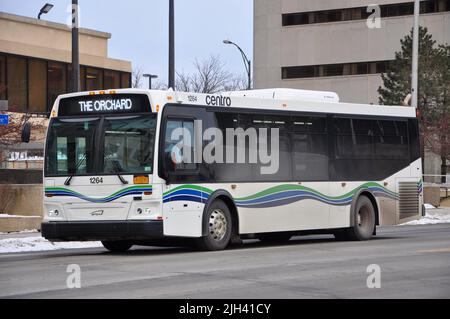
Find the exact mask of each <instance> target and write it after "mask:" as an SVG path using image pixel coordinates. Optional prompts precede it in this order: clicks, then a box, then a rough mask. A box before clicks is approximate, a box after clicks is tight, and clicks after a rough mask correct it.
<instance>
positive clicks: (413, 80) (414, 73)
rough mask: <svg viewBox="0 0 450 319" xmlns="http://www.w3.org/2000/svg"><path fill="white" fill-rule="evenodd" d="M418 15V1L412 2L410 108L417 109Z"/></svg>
mask: <svg viewBox="0 0 450 319" xmlns="http://www.w3.org/2000/svg"><path fill="white" fill-rule="evenodd" d="M419 13H420V1H419V0H415V1H414V24H413V48H412V63H411V64H412V70H411V72H412V74H411V95H412V96H411V106H412V107H415V108H417V101H418V97H417V94H418V82H419V81H418V77H419V76H418V70H419Z"/></svg>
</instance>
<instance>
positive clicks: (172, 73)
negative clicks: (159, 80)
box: [169, 0, 175, 89]
mask: <svg viewBox="0 0 450 319" xmlns="http://www.w3.org/2000/svg"><path fill="white" fill-rule="evenodd" d="M174 6H175V5H174V0H169V88H172V89H175V8H174Z"/></svg>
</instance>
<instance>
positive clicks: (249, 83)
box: [247, 60, 252, 90]
mask: <svg viewBox="0 0 450 319" xmlns="http://www.w3.org/2000/svg"><path fill="white" fill-rule="evenodd" d="M247 72H248V85H247V90H251V89H252V62H251V61H250V60H248V71H247Z"/></svg>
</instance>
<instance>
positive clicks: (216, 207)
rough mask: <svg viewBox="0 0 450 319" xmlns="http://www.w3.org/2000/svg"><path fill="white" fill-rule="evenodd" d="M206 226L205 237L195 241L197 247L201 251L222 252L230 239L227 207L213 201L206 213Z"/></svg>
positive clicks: (219, 201) (229, 218)
mask: <svg viewBox="0 0 450 319" xmlns="http://www.w3.org/2000/svg"><path fill="white" fill-rule="evenodd" d="M206 214H207V216H206V218H207V220H208V224H207V234H206V236H203V237H200V238H199V239H198V240H197V246H198V247H199V248H200V249H202V250H222V249H225V248H226V247H227V246H228V243H229V242H230V239H231V230H232V229H231V227H232V222H231V213H230V210H229V208H228V206H227V205H226V204H225V203H224V202H223V201H221V200H215V201H214V202H213V203H212V204H211V205H210V206H209V208H208V211H207V212H206Z"/></svg>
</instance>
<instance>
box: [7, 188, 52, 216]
mask: <svg viewBox="0 0 450 319" xmlns="http://www.w3.org/2000/svg"><path fill="white" fill-rule="evenodd" d="M43 196H44V194H43V187H42V184H27V185H18V184H9V185H0V198H1V199H2V206H3V208H4V207H5V206H6V209H5V211H3V212H2V213H6V214H8V215H21V216H40V217H42V216H43ZM5 203H6V205H5Z"/></svg>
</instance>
